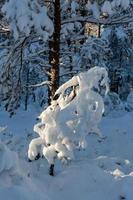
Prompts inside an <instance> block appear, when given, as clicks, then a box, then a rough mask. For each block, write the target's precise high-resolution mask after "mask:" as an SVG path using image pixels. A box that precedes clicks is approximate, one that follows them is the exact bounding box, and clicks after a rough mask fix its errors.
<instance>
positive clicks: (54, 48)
mask: <svg viewBox="0 0 133 200" xmlns="http://www.w3.org/2000/svg"><path fill="white" fill-rule="evenodd" d="M60 12H61V10H60V0H55V2H54V33H53V36H52V39H51V41H49V48H50V52H49V64H50V65H51V69H50V76H49V80H50V82H51V88H50V89H49V92H48V96H49V100H48V101H49V103H50V101H51V100H52V98H53V96H54V94H55V91H56V90H57V88H58V86H59V64H60V30H61V13H60Z"/></svg>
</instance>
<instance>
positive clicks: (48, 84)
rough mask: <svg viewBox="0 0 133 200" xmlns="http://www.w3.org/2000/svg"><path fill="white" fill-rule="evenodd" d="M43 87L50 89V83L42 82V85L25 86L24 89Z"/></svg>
mask: <svg viewBox="0 0 133 200" xmlns="http://www.w3.org/2000/svg"><path fill="white" fill-rule="evenodd" d="M44 85H47V86H48V87H50V86H51V82H50V81H43V82H42V83H38V84H35V85H29V86H25V87H28V88H37V87H42V86H44Z"/></svg>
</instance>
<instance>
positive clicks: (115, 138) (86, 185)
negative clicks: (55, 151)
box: [0, 107, 133, 200]
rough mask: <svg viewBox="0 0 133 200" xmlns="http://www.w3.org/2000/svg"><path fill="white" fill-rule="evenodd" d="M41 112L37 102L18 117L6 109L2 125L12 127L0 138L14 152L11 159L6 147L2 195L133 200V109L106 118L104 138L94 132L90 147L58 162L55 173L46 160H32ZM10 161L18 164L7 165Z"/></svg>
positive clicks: (32, 199)
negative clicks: (64, 162)
mask: <svg viewBox="0 0 133 200" xmlns="http://www.w3.org/2000/svg"><path fill="white" fill-rule="evenodd" d="M39 113H40V111H39V110H38V109H37V108H36V109H35V108H34V109H33V108H32V107H31V108H30V109H29V110H28V111H27V112H25V111H22V110H20V111H18V113H17V115H15V116H14V117H13V118H9V116H8V114H7V113H5V112H4V111H2V110H1V112H0V126H2V127H4V126H7V128H6V129H5V131H3V132H2V133H1V135H0V138H1V141H2V142H3V143H4V144H6V146H7V147H8V148H9V149H10V150H12V151H13V152H12V151H11V152H10V151H9V150H8V151H9V152H8V151H7V154H8V153H10V155H11V156H8V158H7V160H6V161H5V160H4V156H3V155H4V154H3V150H1V149H0V159H1V161H0V163H1V164H0V200H18V199H19V200H68V199H69V200H121V199H126V200H133V112H130V113H126V112H125V113H122V114H121V115H119V116H117V117H114V115H113V116H107V117H104V118H103V119H102V122H101V130H102V133H103V135H104V136H105V137H104V139H102V140H101V139H99V138H98V136H97V135H95V134H90V135H88V138H87V140H88V148H87V150H86V151H83V150H81V151H79V150H77V151H76V152H75V155H76V158H75V160H74V161H72V162H71V163H69V164H68V165H62V164H60V162H59V161H57V163H56V169H55V171H56V175H55V177H51V176H49V175H48V164H47V161H46V160H45V159H39V160H37V161H33V162H28V158H27V149H28V144H29V141H30V140H31V139H32V138H34V137H35V136H37V135H36V134H35V133H33V131H32V130H33V125H34V124H35V123H36V117H37V116H38V115H39ZM5 148H6V147H5ZM14 152H16V153H14ZM7 161H8V162H9V161H10V163H11V164H12V165H13V163H14V167H12V165H10V167H5V170H4V167H3V166H5V165H6V164H5V163H6V162H7ZM12 161H13V162H12ZM3 163H4V164H3ZM2 165H3V166H2Z"/></svg>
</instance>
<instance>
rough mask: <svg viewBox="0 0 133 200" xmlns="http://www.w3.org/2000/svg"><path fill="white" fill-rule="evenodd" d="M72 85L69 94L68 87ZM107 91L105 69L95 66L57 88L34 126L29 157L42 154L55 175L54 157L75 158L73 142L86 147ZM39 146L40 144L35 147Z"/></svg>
mask: <svg viewBox="0 0 133 200" xmlns="http://www.w3.org/2000/svg"><path fill="white" fill-rule="evenodd" d="M72 87H73V88H74V89H73V90H72V91H71V92H70V93H69V94H67V92H66V91H68V90H69V89H70V88H72ZM107 92H108V75H107V71H106V69H105V68H100V67H94V68H92V69H90V70H88V71H87V72H82V73H80V74H78V75H77V76H74V77H73V78H72V79H70V80H69V81H67V82H66V83H65V84H63V85H62V86H60V87H59V89H58V90H57V91H56V93H55V97H54V100H53V101H52V102H51V105H50V106H48V107H47V109H46V110H44V111H43V112H42V113H41V115H40V116H39V119H41V123H38V124H36V125H35V126H34V131H35V132H37V133H38V134H39V137H38V138H35V139H33V140H32V141H31V143H30V144H29V150H28V157H29V159H30V160H35V159H36V157H37V155H38V154H40V155H41V154H42V155H43V156H44V157H45V158H46V159H47V161H48V163H49V165H50V169H49V174H50V175H51V176H53V175H54V163H55V159H59V160H61V161H63V162H67V161H70V160H73V159H74V149H75V148H76V147H77V146H76V144H77V145H78V146H79V147H80V148H83V149H85V148H86V146H87V142H86V136H87V134H88V133H89V132H95V133H97V134H98V135H99V136H100V137H102V134H101V132H100V130H99V128H98V125H99V123H100V121H101V118H102V115H103V112H104V101H103V97H102V96H104V95H106V94H107ZM38 146H41V148H40V149H41V152H39V151H40V149H38Z"/></svg>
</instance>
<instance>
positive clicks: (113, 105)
mask: <svg viewBox="0 0 133 200" xmlns="http://www.w3.org/2000/svg"><path fill="white" fill-rule="evenodd" d="M104 105H105V112H104V115H107V114H110V113H111V112H112V111H116V112H117V111H123V110H124V104H123V102H122V101H121V99H120V98H119V95H118V94H116V93H115V92H109V93H108V94H107V95H106V97H105V98H104Z"/></svg>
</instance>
